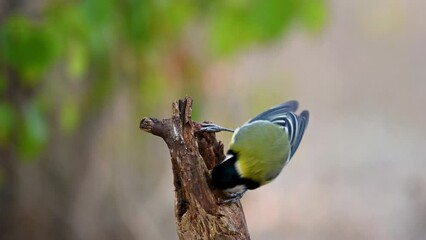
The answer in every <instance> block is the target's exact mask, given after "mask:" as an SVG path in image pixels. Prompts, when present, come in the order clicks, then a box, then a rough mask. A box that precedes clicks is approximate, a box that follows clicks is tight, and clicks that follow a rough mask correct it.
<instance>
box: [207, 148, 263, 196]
mask: <svg viewBox="0 0 426 240" xmlns="http://www.w3.org/2000/svg"><path fill="white" fill-rule="evenodd" d="M236 161H237V154H236V153H234V152H233V151H228V156H227V159H226V160H225V161H224V162H222V163H220V164H218V165H216V166H215V167H214V168H213V171H212V184H213V186H214V187H215V188H218V189H222V190H224V189H231V188H234V187H236V186H238V185H244V186H245V188H246V189H255V188H258V187H259V186H260V184H259V183H257V182H255V181H253V180H251V179H248V178H242V177H241V176H240V175H239V174H238V171H237V169H236V167H235V163H236Z"/></svg>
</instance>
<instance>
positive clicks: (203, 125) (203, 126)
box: [200, 123, 234, 132]
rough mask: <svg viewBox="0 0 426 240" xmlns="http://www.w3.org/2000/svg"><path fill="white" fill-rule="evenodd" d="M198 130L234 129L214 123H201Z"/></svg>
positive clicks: (220, 130)
mask: <svg viewBox="0 0 426 240" xmlns="http://www.w3.org/2000/svg"><path fill="white" fill-rule="evenodd" d="M200 131H203V132H222V131H226V132H234V130H232V129H229V128H224V127H221V126H219V125H216V124H214V123H201V128H200Z"/></svg>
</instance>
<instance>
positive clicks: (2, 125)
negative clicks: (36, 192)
mask: <svg viewBox="0 0 426 240" xmlns="http://www.w3.org/2000/svg"><path fill="white" fill-rule="evenodd" d="M16 119H17V117H16V112H15V111H14V109H13V107H12V105H11V104H9V103H7V102H0V145H3V144H5V143H7V142H8V141H10V137H11V135H12V133H13V131H14V128H15V125H16Z"/></svg>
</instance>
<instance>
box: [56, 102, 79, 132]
mask: <svg viewBox="0 0 426 240" xmlns="http://www.w3.org/2000/svg"><path fill="white" fill-rule="evenodd" d="M79 119H80V112H79V108H78V105H77V102H76V101H75V100H69V101H66V102H65V103H64V104H62V107H61V110H60V114H59V123H60V126H61V129H62V130H63V131H65V132H66V133H71V132H72V131H73V130H74V129H75V128H76V127H77V125H78V122H79Z"/></svg>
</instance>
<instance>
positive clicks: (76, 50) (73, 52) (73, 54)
mask: <svg viewBox="0 0 426 240" xmlns="http://www.w3.org/2000/svg"><path fill="white" fill-rule="evenodd" d="M70 45H71V46H70V47H69V48H68V65H67V67H68V74H69V75H70V76H71V77H72V78H74V79H81V78H82V77H83V75H84V74H85V73H86V70H87V65H88V58H89V57H88V52H87V49H86V48H85V47H84V46H83V45H82V44H80V43H78V42H75V43H74V44H70Z"/></svg>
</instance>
